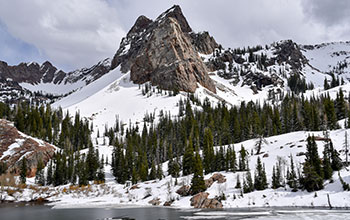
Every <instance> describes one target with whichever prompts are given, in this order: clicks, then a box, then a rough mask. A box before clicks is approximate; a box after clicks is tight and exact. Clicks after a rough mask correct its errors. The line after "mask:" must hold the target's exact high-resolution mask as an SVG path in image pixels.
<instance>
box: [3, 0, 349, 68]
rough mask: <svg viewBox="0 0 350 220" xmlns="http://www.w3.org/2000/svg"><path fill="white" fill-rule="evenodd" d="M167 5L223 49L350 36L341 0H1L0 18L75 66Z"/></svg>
mask: <svg viewBox="0 0 350 220" xmlns="http://www.w3.org/2000/svg"><path fill="white" fill-rule="evenodd" d="M173 4H179V5H180V6H181V7H182V9H183V12H184V14H185V16H186V17H187V19H188V21H189V23H190V25H191V26H192V28H193V29H194V30H195V31H203V30H206V31H209V32H210V33H211V34H212V35H213V36H214V37H215V38H216V40H217V41H218V42H219V43H221V44H223V46H225V47H238V46H248V45H256V44H268V43H271V42H273V41H278V40H281V39H293V40H294V41H296V42H298V43H306V44H312V43H320V42H325V41H339V40H347V39H350V32H349V31H348V30H349V26H350V25H349V24H350V22H349V21H350V19H349V15H348V14H347V12H348V11H349V9H350V8H349V3H347V0H337V1H331V0H324V1H322V0H264V1H261V0H235V1H230V0H217V1H212V0H191V1H188V0H169V1H164V0H149V1H142V0H133V1H130V0H60V1H49V0H26V1H20V0H11V1H1V2H0V19H1V21H2V22H3V23H4V24H5V25H6V26H7V28H8V32H9V33H10V34H11V35H13V36H14V37H15V38H18V39H20V40H22V41H24V42H26V43H28V44H31V45H34V46H35V47H36V48H37V49H38V50H39V51H40V52H41V53H42V54H43V56H44V57H45V56H46V57H47V59H49V60H51V61H53V62H54V63H55V64H58V65H61V66H64V67H74V68H77V67H83V66H89V65H92V64H94V63H95V62H96V61H98V60H101V59H103V58H105V57H111V56H113V54H114V52H115V51H116V50H117V48H118V45H119V43H120V40H121V38H122V37H123V36H124V35H125V33H126V32H127V31H128V30H129V29H130V28H131V26H132V25H133V23H134V22H135V20H136V18H137V17H138V16H139V15H141V14H142V15H146V16H147V17H149V18H151V19H155V18H156V17H157V16H158V15H159V14H160V13H161V12H163V11H165V10H166V9H167V8H169V7H171V6H172V5H173ZM18 15H21V16H18Z"/></svg>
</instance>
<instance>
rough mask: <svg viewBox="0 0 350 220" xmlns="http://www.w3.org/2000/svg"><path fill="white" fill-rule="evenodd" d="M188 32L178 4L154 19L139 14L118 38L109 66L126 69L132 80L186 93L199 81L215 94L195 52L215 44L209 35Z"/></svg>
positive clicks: (201, 62)
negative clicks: (126, 30) (118, 42)
mask: <svg viewBox="0 0 350 220" xmlns="http://www.w3.org/2000/svg"><path fill="white" fill-rule="evenodd" d="M189 32H191V28H190V26H189V25H188V23H187V21H186V19H185V17H184V16H183V14H182V11H181V8H180V7H179V6H174V7H172V8H170V9H169V10H167V11H166V12H164V13H163V14H161V15H160V16H159V17H158V18H157V19H156V20H155V21H154V22H151V20H150V19H148V18H146V17H144V16H141V17H139V18H138V19H137V21H136V23H135V24H134V26H133V27H132V28H131V30H130V31H129V33H128V35H127V36H126V37H125V38H123V39H122V42H121V44H120V48H119V49H118V51H117V53H116V55H115V56H114V58H113V61H112V66H111V67H112V68H115V67H117V66H119V65H120V66H121V71H122V72H128V71H130V78H131V80H132V81H133V82H134V83H138V84H142V83H145V82H148V81H150V82H151V84H152V85H154V86H158V87H160V88H161V89H166V90H180V91H186V92H194V91H195V90H196V88H197V87H198V85H197V84H198V83H199V84H200V85H202V86H204V87H205V88H207V89H209V90H210V91H212V92H214V93H215V92H216V89H215V85H214V83H213V82H212V80H211V79H210V77H209V76H208V71H207V69H206V66H205V64H204V63H203V61H202V59H201V58H200V57H199V55H198V52H202V53H208V52H210V51H212V50H214V49H213V48H214V47H215V46H216V45H217V44H216V42H215V40H214V39H213V38H212V37H210V36H209V34H205V33H202V34H198V35H193V37H191V36H190V34H189ZM199 42H202V43H207V44H208V45H201V43H199ZM193 43H196V45H194V44H193ZM196 49H198V50H199V51H197V50H196Z"/></svg>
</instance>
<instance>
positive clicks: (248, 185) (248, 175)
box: [243, 171, 254, 193]
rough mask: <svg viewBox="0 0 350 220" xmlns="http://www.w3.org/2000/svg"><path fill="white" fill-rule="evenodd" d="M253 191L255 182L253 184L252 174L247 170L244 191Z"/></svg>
mask: <svg viewBox="0 0 350 220" xmlns="http://www.w3.org/2000/svg"><path fill="white" fill-rule="evenodd" d="M253 191H254V184H253V179H252V174H251V173H250V171H247V172H246V178H245V180H244V181H243V192H244V193H249V192H253Z"/></svg>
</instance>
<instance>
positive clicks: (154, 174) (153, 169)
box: [149, 160, 157, 180]
mask: <svg viewBox="0 0 350 220" xmlns="http://www.w3.org/2000/svg"><path fill="white" fill-rule="evenodd" d="M156 178H157V169H156V164H155V163H154V160H152V165H151V171H150V173H149V179H150V180H154V179H156Z"/></svg>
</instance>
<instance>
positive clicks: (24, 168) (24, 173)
mask: <svg viewBox="0 0 350 220" xmlns="http://www.w3.org/2000/svg"><path fill="white" fill-rule="evenodd" d="M27 169H28V168H27V159H26V158H25V157H23V159H22V162H21V169H20V180H21V183H23V184H25V183H26V180H27Z"/></svg>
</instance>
